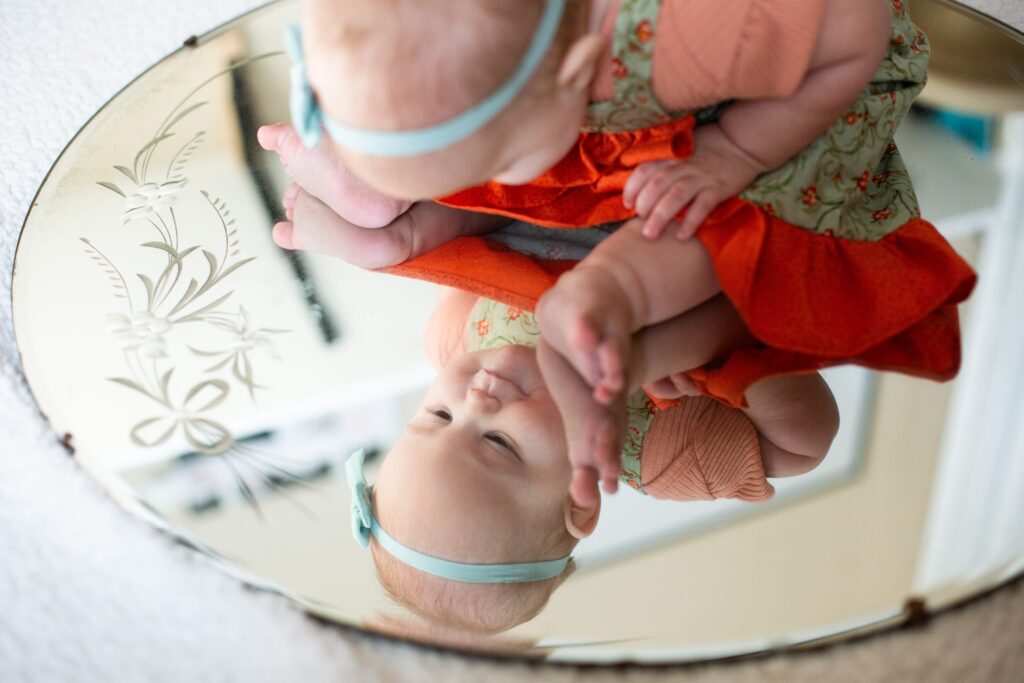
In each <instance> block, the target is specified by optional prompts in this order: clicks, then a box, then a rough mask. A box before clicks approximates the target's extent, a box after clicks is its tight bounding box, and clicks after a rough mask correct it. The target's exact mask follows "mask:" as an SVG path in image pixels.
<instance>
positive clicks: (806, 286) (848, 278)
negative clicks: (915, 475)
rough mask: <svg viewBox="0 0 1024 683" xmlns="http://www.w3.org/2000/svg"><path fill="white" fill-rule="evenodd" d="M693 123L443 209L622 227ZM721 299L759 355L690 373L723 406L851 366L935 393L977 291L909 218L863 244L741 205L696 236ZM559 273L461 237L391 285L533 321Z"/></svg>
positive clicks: (652, 132) (614, 138)
mask: <svg viewBox="0 0 1024 683" xmlns="http://www.w3.org/2000/svg"><path fill="white" fill-rule="evenodd" d="M692 132H693V119H692V118H688V119H683V120H680V121H675V122H672V123H668V124H664V125H662V126H657V127H655V128H648V129H644V130H639V131H631V132H627V133H604V134H584V135H583V136H581V139H580V141H579V143H578V145H577V146H576V147H575V148H574V149H573V151H572V152H571V153H570V154H569V155H568V156H566V157H565V158H564V159H563V160H562V161H561V162H559V164H558V165H557V166H555V168H553V169H552V170H551V171H549V172H548V173H547V174H545V175H544V176H542V177H541V178H539V179H537V180H536V181H534V182H533V183H531V184H529V185H523V186H516V187H512V186H502V185H498V184H496V183H489V184H487V185H483V186H480V187H476V188H470V189H469V190H465V191H463V192H460V193H458V194H456V195H453V196H451V197H447V198H445V199H444V200H443V203H445V204H448V205H450V206H457V207H460V208H464V209H468V210H474V211H482V212H488V213H497V214H502V215H506V216H510V217H514V218H518V219H520V220H525V221H530V222H533V223H537V224H539V225H545V226H549V227H589V226H593V225H598V224H602V223H609V222H617V221H625V220H629V219H630V218H634V217H635V213H634V212H633V211H631V210H627V209H626V208H625V207H624V206H623V204H622V190H623V188H624V187H625V183H626V180H627V179H628V178H629V175H630V173H632V171H633V169H634V168H635V167H636V166H637V165H639V164H641V163H643V162H646V161H654V160H660V159H670V158H676V159H682V158H685V157H687V156H689V154H690V153H691V152H692V148H693V135H692ZM697 238H698V239H699V240H700V241H701V243H702V244H703V245H704V247H705V248H706V249H707V251H708V253H709V255H710V256H711V259H712V262H713V263H714V268H715V272H716V274H717V275H718V279H719V282H720V284H721V288H722V291H723V293H724V294H725V295H726V296H727V297H728V298H729V300H730V301H731V302H732V304H733V305H734V306H735V307H736V309H737V310H738V311H739V313H740V316H741V317H742V319H743V320H744V322H745V323H746V324H747V326H748V327H749V328H750V331H751V332H752V333H753V335H754V337H756V338H757V340H758V342H759V343H758V345H757V346H756V347H753V348H748V349H743V350H740V351H737V352H735V353H733V354H732V355H731V356H730V357H728V358H726V359H725V360H724V362H722V363H720V364H719V365H717V366H715V367H705V368H701V369H699V370H696V371H693V372H692V373H691V379H693V380H694V382H695V383H696V384H697V386H698V387H699V388H700V389H701V390H702V391H703V392H704V393H706V394H708V395H709V396H712V397H714V398H717V399H718V400H720V401H722V402H723V403H726V404H727V405H730V406H742V405H744V400H743V394H744V392H745V391H746V389H747V387H749V386H750V385H751V384H753V383H754V382H756V381H758V380H759V379H762V378H765V377H769V376H772V375H777V374H786V373H792V372H811V371H814V370H818V369H821V368H825V367H829V366H833V365H840V364H851V363H852V364H857V365H863V366H867V367H871V368H875V369H878V370H892V371H897V372H902V373H905V374H910V375H914V376H919V377H926V378H930V379H935V380H947V379H950V378H952V377H953V376H955V375H956V373H957V371H958V369H959V366H960V330H959V322H958V318H957V312H956V305H957V304H959V303H961V302H962V301H964V300H965V299H967V297H968V296H969V295H970V293H971V290H972V289H973V287H974V285H975V282H976V279H977V278H976V275H975V273H974V271H973V270H972V269H971V267H970V266H969V265H968V264H967V263H966V262H965V261H964V260H963V259H962V258H961V257H960V256H959V255H958V254H957V253H956V251H954V250H953V248H952V247H951V246H950V245H949V243H948V242H947V241H946V240H945V239H944V238H943V237H942V235H940V234H939V232H938V231H937V230H936V229H935V227H934V226H932V225H931V224H930V223H928V222H927V221H924V220H921V219H917V218H915V219H911V220H909V221H907V222H906V223H905V224H903V225H901V226H899V227H897V228H896V229H894V230H892V231H891V232H889V233H888V234H886V235H885V236H884V237H882V238H881V239H879V240H875V241H866V240H865V241H859V240H851V239H842V238H836V237H832V236H829V235H825V234H819V233H815V232H812V231H810V230H806V229H803V228H800V227H798V226H795V225H793V224H791V223H787V222H786V221H783V220H782V219H780V218H778V217H776V216H774V215H773V214H772V213H771V211H770V209H766V208H764V207H762V206H760V205H758V204H754V203H752V202H749V201H746V200H744V199H740V198H734V199H731V200H729V201H727V202H724V203H723V204H721V205H720V206H719V207H718V208H716V209H715V211H713V212H712V214H711V216H710V217H709V218H708V219H707V220H706V221H705V222H704V224H703V225H702V226H701V228H700V229H699V230H698V231H697ZM570 266H571V264H567V263H566V262H545V261H540V260H537V259H533V258H530V257H528V256H524V255H522V254H518V253H513V252H507V251H501V250H500V249H498V248H497V247H495V246H493V245H488V243H486V241H484V240H481V239H479V238H462V239H460V240H456V241H455V242H453V243H451V244H450V245H445V246H444V247H442V248H441V249H439V250H435V252H433V253H431V254H428V255H426V256H425V257H420V258H419V259H416V260H414V261H411V262H409V263H407V264H403V265H402V266H398V267H397V268H395V269H392V270H393V272H397V273H400V274H406V275H411V276H413V277H425V278H426V279H433V281H435V282H442V283H444V284H451V285H452V286H456V287H462V288H468V289H469V290H470V291H474V292H476V293H479V294H482V295H484V296H487V297H489V298H492V299H496V300H498V301H504V302H506V303H511V304H513V305H516V306H520V307H522V308H525V309H532V308H533V307H534V306H535V304H536V300H537V299H538V298H539V297H540V295H541V294H543V292H544V291H545V290H546V289H547V287H549V286H551V285H552V284H553V283H554V280H555V279H557V276H558V275H559V274H560V273H561V272H564V271H565V270H567V269H568V268H569V267H570Z"/></svg>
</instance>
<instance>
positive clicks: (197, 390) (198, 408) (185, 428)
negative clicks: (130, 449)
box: [131, 379, 235, 455]
mask: <svg viewBox="0 0 1024 683" xmlns="http://www.w3.org/2000/svg"><path fill="white" fill-rule="evenodd" d="M228 391H229V387H228V383H227V382H224V381H223V380H219V379H211V380H207V381H205V382H200V383H199V384H197V385H195V386H194V387H192V389H190V390H189V392H188V394H186V395H185V400H184V401H183V402H182V404H181V407H180V408H178V409H176V410H172V412H170V413H168V414H167V415H163V416H160V417H150V418H147V419H145V420H142V421H140V422H139V423H138V424H136V425H135V426H134V427H133V428H132V431H131V440H132V442H133V443H135V444H136V445H138V446H143V447H145V448H151V447H153V446H159V445H160V444H162V443H164V442H166V441H167V440H168V439H170V438H171V436H173V435H174V433H175V432H176V431H177V430H178V428H179V427H180V428H181V429H182V432H183V433H184V435H185V440H186V441H188V443H189V445H190V446H192V448H194V449H195V450H196V451H197V452H199V453H203V454H204V455H220V454H221V453H224V452H225V451H228V450H230V449H231V447H232V446H234V445H235V439H234V437H233V436H232V435H231V432H230V431H228V429H227V427H225V426H224V425H222V424H220V423H219V422H215V421H213V420H210V419H208V418H205V417H201V416H200V415H201V413H204V412H206V411H208V410H210V409H211V408H213V407H214V406H216V405H218V404H219V403H221V402H222V401H223V400H224V399H225V398H227V396H228ZM168 407H169V408H172V409H173V406H171V405H168Z"/></svg>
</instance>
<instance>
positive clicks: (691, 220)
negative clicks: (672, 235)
mask: <svg viewBox="0 0 1024 683" xmlns="http://www.w3.org/2000/svg"><path fill="white" fill-rule="evenodd" d="M721 201H722V198H721V197H719V196H718V193H717V192H715V191H714V190H704V191H702V192H700V193H698V194H697V196H696V197H694V198H693V202H692V203H691V204H690V208H689V209H687V211H686V216H685V217H684V218H683V220H682V223H681V225H680V226H679V229H678V230H676V237H677V238H679V239H681V240H688V239H690V238H691V237H693V234H694V233H695V232H697V228H699V227H700V226H701V224H702V223H703V222H704V220H705V219H706V218H707V217H708V216H709V215H711V212H712V211H714V210H715V207H716V206H718V205H719V203H721Z"/></svg>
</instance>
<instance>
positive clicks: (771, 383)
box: [743, 373, 839, 477]
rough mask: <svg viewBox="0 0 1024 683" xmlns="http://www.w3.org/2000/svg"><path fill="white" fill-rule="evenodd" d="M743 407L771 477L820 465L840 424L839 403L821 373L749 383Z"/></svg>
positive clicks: (772, 378) (791, 473)
mask: <svg viewBox="0 0 1024 683" xmlns="http://www.w3.org/2000/svg"><path fill="white" fill-rule="evenodd" d="M746 397H747V404H748V407H747V408H746V409H745V410H744V411H743V412H745V413H746V415H747V417H748V418H750V421H751V422H753V423H754V427H756V428H757V431H758V434H759V435H760V440H761V457H762V458H763V459H764V469H765V473H766V474H767V475H768V476H769V477H792V476H796V475H798V474H803V473H805V472H809V471H810V470H812V469H814V468H815V467H817V465H818V463H820V462H821V461H822V459H823V458H824V457H825V455H826V454H827V453H828V450H829V448H830V447H831V446H832V441H833V440H834V439H835V438H836V433H837V431H838V430H839V408H838V407H837V406H836V399H835V397H834V396H833V395H832V391H831V390H830V389H829V388H828V384H826V383H825V380H824V379H822V377H821V375H819V374H818V373H813V374H810V375H785V376H780V377H769V378H767V379H764V380H761V381H760V382H758V383H756V384H754V385H753V386H751V387H750V388H749V389H747V394H746Z"/></svg>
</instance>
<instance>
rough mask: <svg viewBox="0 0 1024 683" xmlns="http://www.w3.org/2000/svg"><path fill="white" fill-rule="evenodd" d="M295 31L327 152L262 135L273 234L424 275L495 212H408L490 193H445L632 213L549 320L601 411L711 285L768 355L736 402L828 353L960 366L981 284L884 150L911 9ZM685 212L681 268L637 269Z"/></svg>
mask: <svg viewBox="0 0 1024 683" xmlns="http://www.w3.org/2000/svg"><path fill="white" fill-rule="evenodd" d="M887 5H888V8H887ZM303 26H304V29H305V35H304V42H303V44H304V47H305V52H306V55H307V56H308V59H306V60H305V62H306V66H307V67H308V69H307V71H308V78H309V82H308V83H306V82H305V81H304V80H303V78H304V76H303V74H304V73H306V72H304V71H303V70H302V68H301V60H302V59H303V52H302V50H303V45H300V44H299V42H298V41H297V39H295V38H294V37H293V41H294V42H293V44H292V46H291V48H292V52H293V55H294V56H295V57H297V58H298V59H299V60H300V64H299V65H298V66H297V68H296V72H295V75H296V78H295V81H294V85H296V86H297V89H296V90H295V92H294V93H293V95H294V101H293V113H294V116H293V118H294V120H295V122H296V125H297V126H298V127H299V131H298V133H299V135H301V137H303V138H304V139H305V140H306V141H307V142H309V143H311V144H312V143H314V142H316V141H317V140H318V139H319V137H320V136H321V135H322V133H323V130H326V131H327V132H328V133H329V135H330V137H331V138H332V140H333V141H334V143H335V144H333V145H320V147H318V148H317V149H316V150H313V151H308V150H305V149H302V147H301V145H300V142H299V135H297V134H296V132H295V131H293V130H291V129H290V128H289V127H287V126H267V127H264V128H263V129H261V130H260V133H259V137H260V141H261V144H263V145H264V146H265V147H266V148H268V149H273V150H276V151H277V152H278V153H279V154H280V155H281V158H282V160H283V161H284V162H285V164H286V166H287V167H288V170H289V172H290V173H292V175H293V176H294V177H295V179H296V181H297V184H296V185H293V186H292V187H290V188H289V190H288V191H287V192H286V197H285V205H286V209H287V215H288V217H289V220H288V221H286V222H283V223H280V224H278V225H277V226H275V229H274V237H275V240H277V242H278V244H280V245H282V246H284V247H288V248H303V249H314V250H319V251H327V252H329V253H332V254H334V255H337V256H341V257H342V258H345V259H347V260H349V261H351V262H353V263H356V264H358V265H361V266H364V267H370V268H381V267H387V266H394V265H395V264H402V263H406V262H409V261H415V260H416V259H418V258H419V257H421V256H423V255H425V254H428V253H430V252H431V251H432V250H433V249H434V248H436V247H438V246H440V245H442V244H445V243H448V242H449V241H451V240H453V239H455V238H460V237H462V238H465V237H467V236H474V235H480V234H484V233H487V232H490V231H492V230H494V229H495V228H496V227H497V226H498V225H500V219H497V218H495V217H494V216H483V215H479V214H467V213H464V212H463V213H460V212H458V211H454V212H453V211H452V210H450V209H448V208H445V206H442V205H439V204H438V203H434V202H429V201H415V202H414V200H419V199H422V198H425V197H438V196H440V195H443V194H445V193H447V192H451V191H452V190H456V189H458V188H464V187H467V186H471V185H473V184H474V183H480V182H483V181H487V180H490V181H491V182H488V183H487V184H486V185H482V186H478V187H470V188H469V189H466V190H462V191H460V192H458V193H457V194H454V195H450V196H448V197H445V198H444V199H443V200H441V201H442V202H443V203H445V204H447V205H449V206H452V207H461V208H465V209H470V210H473V211H478V212H485V213H490V214H499V215H506V216H514V217H518V218H522V219H524V220H527V221H530V222H533V223H537V224H541V225H547V226H556V227H582V226H588V225H596V224H599V223H604V222H612V221H623V220H626V219H628V218H630V217H632V216H633V215H639V216H640V217H641V218H642V219H643V220H642V227H639V228H638V229H636V230H634V231H632V232H630V233H627V234H624V235H623V236H622V237H618V236H617V240H618V246H619V247H620V248H617V249H612V248H611V247H609V248H607V249H606V250H605V253H604V256H603V262H602V266H603V267H601V268H598V267H596V265H597V264H596V263H594V262H590V263H587V262H584V265H588V266H595V267H588V268H581V269H579V272H578V273H573V274H572V275H571V277H567V278H565V280H566V281H565V282H564V283H562V284H561V285H560V287H559V288H558V289H557V290H556V291H555V292H552V294H551V296H549V297H547V300H546V301H545V302H543V303H542V305H541V306H540V309H539V313H540V319H541V323H542V325H543V326H544V328H545V332H546V334H547V336H548V341H549V342H550V343H551V344H552V345H553V346H554V348H555V349H556V350H557V351H558V352H559V353H560V354H561V355H563V356H564V357H565V358H566V359H567V360H568V361H569V362H570V363H571V364H572V366H573V367H574V368H575V369H576V370H577V372H579V373H580V374H581V376H583V378H584V379H585V380H586V381H587V382H588V383H589V384H590V385H591V386H592V387H593V388H594V396H595V399H596V400H598V401H600V402H605V403H607V402H608V401H610V400H611V399H612V398H613V397H614V396H615V395H617V393H618V392H619V391H620V389H621V385H622V379H621V374H622V367H623V366H624V364H625V362H626V358H627V357H628V355H629V349H628V343H629V339H630V334H631V333H632V332H635V331H636V330H637V329H640V328H642V327H643V326H645V325H650V324H655V323H657V322H660V321H662V320H665V319H667V318H669V317H671V316H672V315H675V314H676V313H678V312H680V311H682V310H686V308H687V307H690V306H694V305H697V304H699V303H701V302H703V301H706V300H707V299H708V298H709V297H710V296H713V295H714V294H716V293H717V292H719V291H723V292H724V293H725V294H726V295H727V296H728V297H729V299H730V300H731V301H732V303H733V304H734V305H735V306H736V307H737V308H738V309H739V311H740V314H741V315H742V316H743V318H744V320H745V321H747V323H748V325H749V326H750V327H751V330H752V331H753V333H754V335H755V336H756V338H757V340H758V342H759V344H761V345H763V347H762V349H761V350H760V351H759V352H755V351H750V352H747V353H746V354H745V355H744V356H743V357H742V358H739V357H737V359H735V362H734V359H727V361H726V362H725V363H723V366H722V368H721V369H720V371H716V372H715V373H712V375H713V376H711V377H710V378H709V380H708V381H706V382H704V383H702V385H701V390H702V391H703V392H705V393H708V394H711V395H714V396H716V397H717V398H719V399H721V400H723V401H725V402H727V403H729V404H731V405H742V403H743V400H744V399H743V391H744V389H745V387H747V386H749V385H750V384H751V383H753V382H754V381H756V380H757V379H759V378H761V377H767V376H771V375H774V374H779V373H782V372H793V371H799V372H809V371H814V370H816V369H818V368H821V367H825V366H827V365H833V364H837V363H842V362H855V363H861V364H864V365H868V366H871V367H876V368H881V369H894V370H899V371H902V372H906V373H909V374H914V375H920V376H925V377H931V378H935V379H948V378H950V377H952V376H953V375H954V374H955V373H956V370H957V368H958V365H959V331H958V327H957V320H956V309H955V306H956V304H957V303H958V302H959V301H962V300H963V299H964V298H966V296H967V295H968V294H969V292H970V289H971V287H972V286H973V282H974V274H973V272H972V271H971V270H970V268H969V267H968V266H967V265H966V263H965V262H964V261H963V260H962V259H960V258H959V256H957V255H956V253H955V252H954V251H953V250H952V249H951V248H950V247H949V245H948V243H946V242H945V240H944V239H943V238H942V237H941V236H940V235H939V233H938V232H937V231H936V230H935V229H934V227H933V226H930V225H929V224H927V223H925V222H924V221H921V220H920V219H919V215H918V210H917V206H916V200H915V199H914V196H913V190H912V188H911V187H910V185H909V180H908V178H907V175H906V172H905V169H904V168H903V166H902V163H901V161H900V157H899V154H898V151H897V150H896V147H895V145H894V144H892V137H891V136H892V133H893V132H894V130H895V127H896V125H897V124H898V122H899V120H900V118H901V117H902V115H903V113H905V111H906V109H907V108H908V107H909V105H910V102H911V100H912V99H913V96H914V95H915V94H916V92H918V91H919V89H920V87H921V85H922V84H923V82H924V74H925V71H924V61H925V60H926V59H927V48H928V46H927V41H926V40H925V38H924V36H923V34H921V33H920V31H918V30H917V29H916V27H914V26H913V24H912V23H911V22H910V20H909V17H908V16H907V13H906V7H905V3H902V2H900V1H899V0H893V1H892V2H891V3H886V2H882V0H801V1H800V2H794V3H781V2H770V1H768V0H747V1H746V2H743V3H728V4H727V5H723V4H722V3H720V2H714V1H713V0H663V1H662V2H657V1H656V0H622V1H621V2H614V1H613V0H592V1H590V2H583V1H582V0H545V1H544V2H539V1H535V2H521V1H519V0H489V1H487V2H479V1H476V0H461V1H460V0H444V1H441V0H437V1H435V2H429V3H423V2H411V1H408V0H390V1H388V2H375V3H353V2H325V1H322V0H319V1H318V0H310V1H309V2H306V3H305V4H304V5H303ZM439 36H444V39H443V40H439V39H438V37H439ZM883 58H884V59H883ZM880 62H881V68H879V64H880ZM869 81H870V83H869ZM339 84H344V87H341V86H340V85H339ZM865 86H867V87H865ZM313 93H315V97H314V95H313ZM723 102H724V103H726V104H727V106H725V105H721V103H723ZM718 105H721V106H718ZM698 123H699V124H700V125H696V127H695V124H698ZM581 128H584V129H585V132H584V133H582V134H581V133H580V130H581ZM823 133H824V134H823ZM771 169H776V170H774V171H771ZM545 171H547V172H546V173H544V172H545ZM541 173H544V174H543V175H541V176H540V177H539V178H538V177H537V176H538V174H541ZM518 183H527V185H525V186H520V187H517V186H515V184H518ZM381 193H384V194H381ZM738 194H739V195H741V196H740V197H737V195H738ZM393 197H399V198H404V199H393ZM716 207H717V208H716ZM677 217H678V218H679V219H680V220H681V223H680V225H679V228H678V230H677V231H676V232H677V234H678V235H679V236H680V237H683V238H687V237H689V236H691V235H692V234H694V230H696V229H697V228H698V226H701V230H700V231H699V232H698V233H697V236H698V238H699V240H696V241H693V242H688V244H689V245H690V249H689V251H687V252H685V253H684V254H683V255H682V256H681V258H682V260H681V261H673V260H671V259H664V258H662V259H661V260H658V256H659V252H658V251H655V252H653V256H654V258H655V260H653V261H646V260H645V259H644V258H641V257H640V256H639V253H640V252H639V251H637V250H638V249H640V240H639V239H637V236H638V235H642V236H644V237H646V238H652V239H653V238H657V237H658V236H659V234H660V233H661V232H662V231H663V230H664V228H665V226H666V225H667V224H668V223H669V222H671V221H672V220H673V219H674V218H677ZM648 253H650V252H648ZM673 253H675V252H674V251H673ZM596 258H597V257H596V255H595V259H596ZM624 259H632V260H631V261H629V262H626V261H625V260H624ZM684 264H685V265H684ZM638 275H639V276H643V279H642V281H641V280H638V279H637V276H638ZM626 285H628V286H626ZM659 288H660V289H661V292H660V293H659V292H657V291H656V290H658V289H659ZM641 296H642V297H644V299H645V300H643V301H641V299H640V297H641ZM659 304H665V306H661V305H659Z"/></svg>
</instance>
